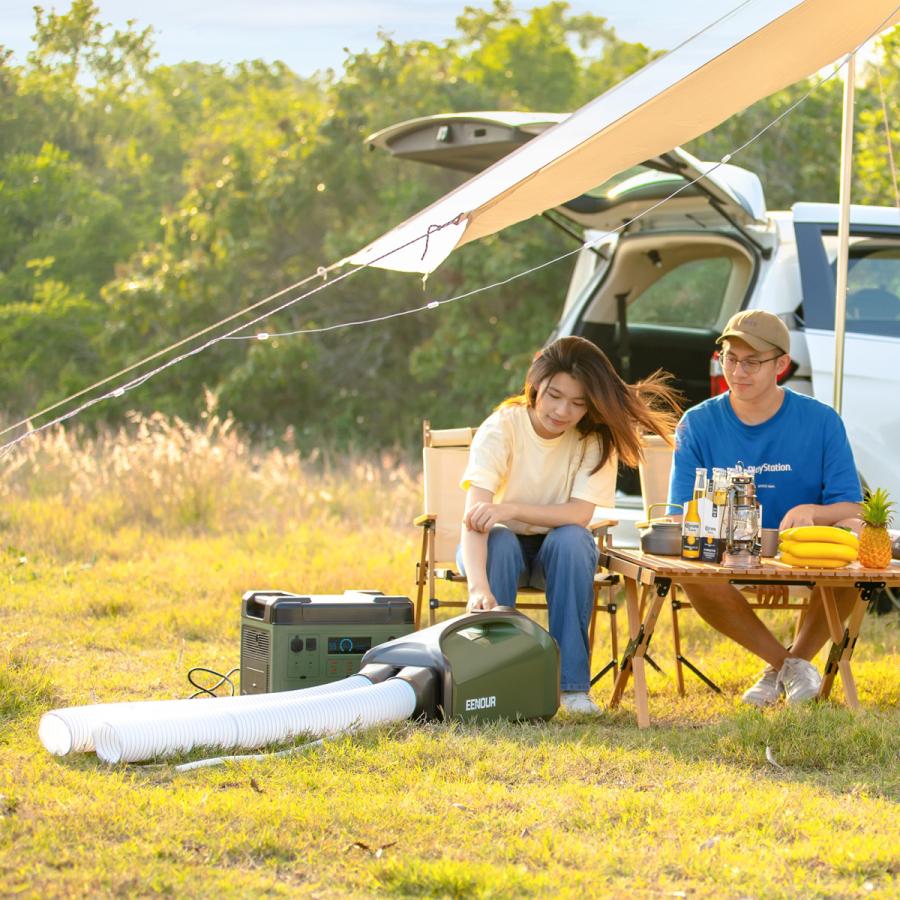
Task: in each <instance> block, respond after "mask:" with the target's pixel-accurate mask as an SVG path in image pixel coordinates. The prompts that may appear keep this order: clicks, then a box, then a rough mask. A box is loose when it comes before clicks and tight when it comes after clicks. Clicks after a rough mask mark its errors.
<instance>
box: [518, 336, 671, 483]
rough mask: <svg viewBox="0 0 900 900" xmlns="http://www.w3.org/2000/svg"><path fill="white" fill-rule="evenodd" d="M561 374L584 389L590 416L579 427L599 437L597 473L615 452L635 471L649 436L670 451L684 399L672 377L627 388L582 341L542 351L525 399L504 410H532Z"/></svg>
mask: <svg viewBox="0 0 900 900" xmlns="http://www.w3.org/2000/svg"><path fill="white" fill-rule="evenodd" d="M560 372H565V373H566V374H567V375H571V376H572V378H575V379H577V380H578V382H579V383H580V384H581V386H582V387H583V388H584V394H585V400H586V402H587V411H586V412H585V414H584V416H583V417H582V419H581V421H580V422H579V423H578V426H577V427H578V430H579V431H580V432H581V433H582V435H584V436H585V437H587V436H588V435H590V434H596V435H597V436H598V437H599V439H600V447H601V451H600V462H599V464H598V465H597V469H599V468H600V467H601V466H602V465H603V464H604V463H605V462H606V460H607V459H608V458H609V455H610V453H611V452H612V451H613V450H615V451H616V453H617V454H618V456H619V459H620V460H621V461H622V462H623V463H625V465H627V466H631V467H635V466H637V465H638V463H639V462H640V461H641V459H642V458H643V451H642V449H641V447H642V439H643V435H644V434H646V433H647V432H651V433H652V434H658V435H659V436H660V437H661V438H663V440H665V441H666V443H668V444H669V445H670V446H672V434H673V433H674V431H675V426H676V425H677V424H678V419H679V418H680V416H681V401H682V399H683V398H682V395H681V394H680V393H679V391H677V390H676V389H675V388H673V387H672V384H671V382H672V376H671V375H670V374H669V373H668V372H664V371H663V370H662V369H657V370H656V371H655V372H654V373H653V374H652V375H650V376H649V377H647V378H644V379H642V380H641V381H638V382H636V383H635V384H626V383H625V382H624V381H623V380H622V379H621V378H620V377H619V374H618V372H616V370H615V369H614V368H613V366H612V363H611V362H610V361H609V360H608V359H607V357H606V354H605V353H604V352H603V351H602V350H601V349H600V348H599V347H598V346H597V345H596V344H592V343H591V342H590V341H587V340H585V339H584V338H580V337H565V338H560V339H559V340H557V341H554V342H553V343H552V344H549V345H548V346H546V347H544V349H543V350H542V351H541V352H540V354H539V355H538V356H536V357H535V359H534V361H533V362H532V364H531V367H530V368H529V369H528V374H527V375H526V376H525V387H524V388H523V390H522V393H521V394H518V395H517V396H515V397H510V398H509V399H508V400H505V401H504V403H503V404H501V405H506V404H521V405H523V406H530V407H532V408H533V407H534V406H535V404H536V403H537V397H538V391H539V390H540V387H541V385H542V384H544V383H545V382H547V381H549V380H550V379H551V378H552V377H553V376H554V375H558V374H559V373H560ZM597 469H595V470H594V471H595V472H596V471H597Z"/></svg>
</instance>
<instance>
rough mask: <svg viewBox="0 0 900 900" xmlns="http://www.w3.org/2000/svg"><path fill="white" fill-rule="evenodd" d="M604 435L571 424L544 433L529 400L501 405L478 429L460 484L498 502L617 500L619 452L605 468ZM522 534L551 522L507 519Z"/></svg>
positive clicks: (543, 503) (597, 502) (605, 503)
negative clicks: (556, 433) (487, 493)
mask: <svg viewBox="0 0 900 900" xmlns="http://www.w3.org/2000/svg"><path fill="white" fill-rule="evenodd" d="M599 461H600V440H599V438H598V437H597V436H596V435H589V436H587V437H583V436H582V435H581V433H580V432H579V431H578V430H577V429H575V428H570V429H568V430H567V431H564V432H563V433H562V434H561V435H560V436H559V437H556V438H542V437H541V436H540V435H539V434H538V433H537V432H536V431H535V430H534V426H533V425H532V424H531V419H530V418H529V416H528V409H527V408H526V407H525V406H518V405H511V406H502V407H501V408H500V409H498V410H497V411H496V412H494V413H493V414H492V415H490V416H489V417H488V418H487V419H486V420H485V421H484V423H483V424H482V425H481V426H480V427H479V429H478V431H477V432H476V433H475V438H474V440H473V441H472V446H471V448H470V450H469V462H468V465H467V466H466V470H465V472H464V473H463V477H462V480H461V481H460V486H461V487H462V488H463V489H464V490H468V489H469V488H470V487H471V486H473V485H474V486H475V487H480V488H484V489H485V490H487V491H490V492H491V493H492V494H493V495H494V500H495V501H496V502H497V503H500V502H506V503H528V504H534V505H540V506H549V505H551V504H556V503H567V502H568V501H569V500H572V499H577V500H587V501H588V502H589V503H593V504H594V506H615V495H616V470H617V459H616V454H615V453H611V454H610V456H609V459H607V461H606V463H605V464H604V465H603V467H602V468H600V469H598V470H597V471H596V472H594V474H593V475H592V474H591V470H592V469H593V468H594V467H595V466H596V465H597V463H598V462H599ZM506 525H507V526H508V527H509V528H510V529H511V530H512V531H515V532H516V533H517V534H545V533H546V532H547V531H549V530H550V529H549V528H546V527H545V526H541V525H529V524H527V523H525V522H507V523H506Z"/></svg>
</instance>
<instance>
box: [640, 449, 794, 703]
mask: <svg viewBox="0 0 900 900" xmlns="http://www.w3.org/2000/svg"><path fill="white" fill-rule="evenodd" d="M672 454H673V451H672V448H671V447H670V446H669V445H668V444H667V443H666V442H665V441H664V440H663V439H662V438H661V437H659V436H658V435H655V434H652V435H647V436H646V437H645V438H644V458H643V461H642V462H641V464H640V466H639V467H638V472H639V474H640V479H641V498H642V500H643V502H644V514H645V515H647V516H648V517H649V514H650V507H651V505H653V504H657V503H665V501H666V499H667V498H668V494H669V474H670V471H671V469H672ZM742 590H743V591H745V592H746V593H747V600H748V602H749V604H750V607H751V608H752V609H787V610H796V611H797V612H799V613H800V615H799V617H798V618H797V625H796V628H795V630H794V634H795V635H796V634H797V633H798V632H799V631H800V626H801V625H802V624H803V617H804V616H805V615H806V611H807V609H809V602H810V598H809V596H808V595H806V596H793V597H792V596H791V594H790V590H789V588H788V586H787V585H772V584H770V585H759V586H757V587H745V588H742ZM684 597H685V592H684V590H683V589H682V588H680V587H679V586H678V585H674V584H673V585H672V643H673V646H674V650H675V675H676V678H677V679H678V693H679V694H680V695H681V696H684V668H685V667H686V668H688V669H690V671H691V672H693V673H694V675H696V676H697V677H698V678H699V679H700V680H701V681H702V682H703V683H704V684H706V685H707V686H708V687H710V688H711V689H712V690H714V691H715V692H716V693H721V690H720V688H719V686H718V685H717V684H716V683H715V682H714V681H713V680H712V679H711V678H709V677H708V676H707V675H705V674H704V673H703V672H702V671H701V670H700V669H699V668H698V667H697V666H696V665H694V663H692V662H691V661H690V660H689V659H687V657H686V656H685V655H684V654H683V653H682V652H681V632H680V630H679V627H678V612H679V610H682V609H691V608H692V607H691V604H690V601H688V600H687V599H684ZM641 615H643V610H641Z"/></svg>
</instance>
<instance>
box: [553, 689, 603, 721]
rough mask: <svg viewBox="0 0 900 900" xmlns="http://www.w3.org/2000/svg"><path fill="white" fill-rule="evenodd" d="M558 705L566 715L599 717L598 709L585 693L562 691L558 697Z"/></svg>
mask: <svg viewBox="0 0 900 900" xmlns="http://www.w3.org/2000/svg"><path fill="white" fill-rule="evenodd" d="M559 705H560V707H561V708H562V709H564V710H565V711H566V712H568V713H577V714H578V715H586V716H599V715H600V707H599V706H597V704H596V703H594V701H593V700H591V698H590V696H589V695H588V692H587V691H563V692H562V693H561V694H560V695H559Z"/></svg>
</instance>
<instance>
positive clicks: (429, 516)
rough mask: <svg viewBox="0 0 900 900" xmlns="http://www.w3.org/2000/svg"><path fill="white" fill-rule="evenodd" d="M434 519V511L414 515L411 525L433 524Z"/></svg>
mask: <svg viewBox="0 0 900 900" xmlns="http://www.w3.org/2000/svg"><path fill="white" fill-rule="evenodd" d="M435 519H437V516H436V515H435V514H434V513H425V514H424V515H421V516H416V517H415V519H413V525H434V522H435Z"/></svg>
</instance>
